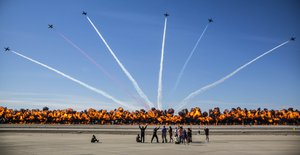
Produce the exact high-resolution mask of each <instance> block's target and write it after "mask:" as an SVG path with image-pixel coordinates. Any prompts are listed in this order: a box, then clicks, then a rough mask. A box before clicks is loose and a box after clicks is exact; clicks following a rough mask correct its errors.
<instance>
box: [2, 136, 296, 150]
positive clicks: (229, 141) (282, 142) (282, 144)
mask: <svg viewBox="0 0 300 155" xmlns="http://www.w3.org/2000/svg"><path fill="white" fill-rule="evenodd" d="M96 136H97V138H100V141H101V143H90V138H91V137H92V135H91V134H86V133H84V134H83V133H11V132H0V147H1V148H0V154H1V155H31V154H35V155H51V154H53V155H54V154H55V155H69V154H70V155H97V154H103V155H107V154H108V155H117V154H124V155H141V154H143V155H160V154H170V155H171V154H172V155H177V154H178V155H179V154H180V155H185V154H201V155H208V154H209V155H210V154H212V155H219V154H222V155H235V154H239V155H258V154H261V155H269V154H270V155H271V154H272V155H299V152H300V147H299V146H300V145H299V144H300V136H297V135H287V136H284V135H211V136H210V142H209V143H206V142H205V140H204V139H205V137H204V135H193V141H194V142H193V143H191V144H190V145H184V144H180V145H177V144H173V143H167V144H166V143H150V140H151V135H147V136H146V143H136V142H135V135H116V134H96ZM159 139H160V140H161V137H160V136H159Z"/></svg>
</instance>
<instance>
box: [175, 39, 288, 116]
mask: <svg viewBox="0 0 300 155" xmlns="http://www.w3.org/2000/svg"><path fill="white" fill-rule="evenodd" d="M288 42H289V40H288V41H285V42H284V43H282V44H280V45H278V46H276V47H274V48H272V49H270V50H269V51H267V52H265V53H263V54H261V55H260V56H258V57H256V58H255V59H253V60H251V61H249V62H248V63H246V64H244V65H243V66H241V67H239V68H237V69H236V70H234V71H233V72H231V73H230V74H228V75H226V76H225V77H223V78H221V79H220V80H218V81H216V82H213V83H211V84H209V85H206V86H204V87H202V88H200V89H198V90H196V91H194V92H193V93H191V94H189V95H188V96H187V97H186V98H184V99H183V100H182V102H181V103H180V105H179V107H178V108H177V110H176V111H178V110H179V109H181V108H182V107H183V106H185V105H186V104H187V103H188V101H189V100H191V99H192V98H194V97H195V96H197V95H199V94H200V93H203V92H205V91H207V90H208V89H210V88H212V87H215V86H217V85H219V84H221V83H223V82H225V81H226V80H227V79H229V78H231V77H232V76H233V75H235V74H236V73H238V72H239V71H241V70H242V69H244V68H245V67H247V66H248V65H250V64H251V63H253V62H255V61H257V60H258V59H260V58H262V57H263V56H265V55H267V54H269V53H271V52H272V51H274V50H276V49H277V48H279V47H281V46H283V45H285V44H287V43H288Z"/></svg>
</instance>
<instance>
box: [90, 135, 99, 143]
mask: <svg viewBox="0 0 300 155" xmlns="http://www.w3.org/2000/svg"><path fill="white" fill-rule="evenodd" d="M95 142H97V143H98V142H99V139H97V138H96V136H95V135H93V137H92V139H91V143H95Z"/></svg>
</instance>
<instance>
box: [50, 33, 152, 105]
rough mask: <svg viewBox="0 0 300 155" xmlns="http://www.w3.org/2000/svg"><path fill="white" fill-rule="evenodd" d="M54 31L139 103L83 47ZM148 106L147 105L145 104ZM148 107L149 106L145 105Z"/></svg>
mask: <svg viewBox="0 0 300 155" xmlns="http://www.w3.org/2000/svg"><path fill="white" fill-rule="evenodd" d="M55 32H56V33H57V34H58V35H59V36H61V37H62V38H63V39H64V40H65V41H66V42H68V43H69V44H70V45H72V46H73V47H74V48H76V49H77V50H78V51H79V52H80V53H81V54H83V55H84V56H85V57H86V58H87V59H88V60H89V61H90V62H91V63H93V64H94V65H95V66H96V67H97V68H98V69H99V70H100V71H101V72H102V73H103V74H105V75H106V76H107V77H108V78H109V79H110V80H112V81H114V82H115V83H118V85H119V86H120V87H121V88H122V89H123V91H124V92H126V93H127V94H128V95H129V96H131V97H132V98H133V99H135V101H137V102H138V103H140V101H138V99H137V98H136V97H135V96H133V95H132V94H131V93H130V91H129V90H128V89H126V88H125V86H124V85H123V84H122V83H121V82H120V81H119V80H118V79H117V78H116V77H114V76H113V75H111V74H110V73H109V72H108V71H107V70H106V69H104V67H103V66H102V65H100V64H99V63H97V62H96V61H95V60H94V59H93V58H92V57H90V56H89V55H88V54H87V52H85V51H84V50H83V49H81V48H80V47H79V46H77V45H76V44H75V43H74V42H73V41H71V40H70V39H69V38H68V37H66V36H65V35H64V34H63V33H61V32H59V31H57V30H55ZM147 106H148V105H147ZM145 108H149V109H150V107H145Z"/></svg>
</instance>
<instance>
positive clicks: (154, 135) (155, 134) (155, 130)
mask: <svg viewBox="0 0 300 155" xmlns="http://www.w3.org/2000/svg"><path fill="white" fill-rule="evenodd" d="M159 128H160V126H159V127H158V128H157V127H155V128H154V129H153V136H152V138H151V143H152V141H153V139H154V137H155V138H156V142H157V143H159V141H158V137H157V130H158V129H159Z"/></svg>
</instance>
